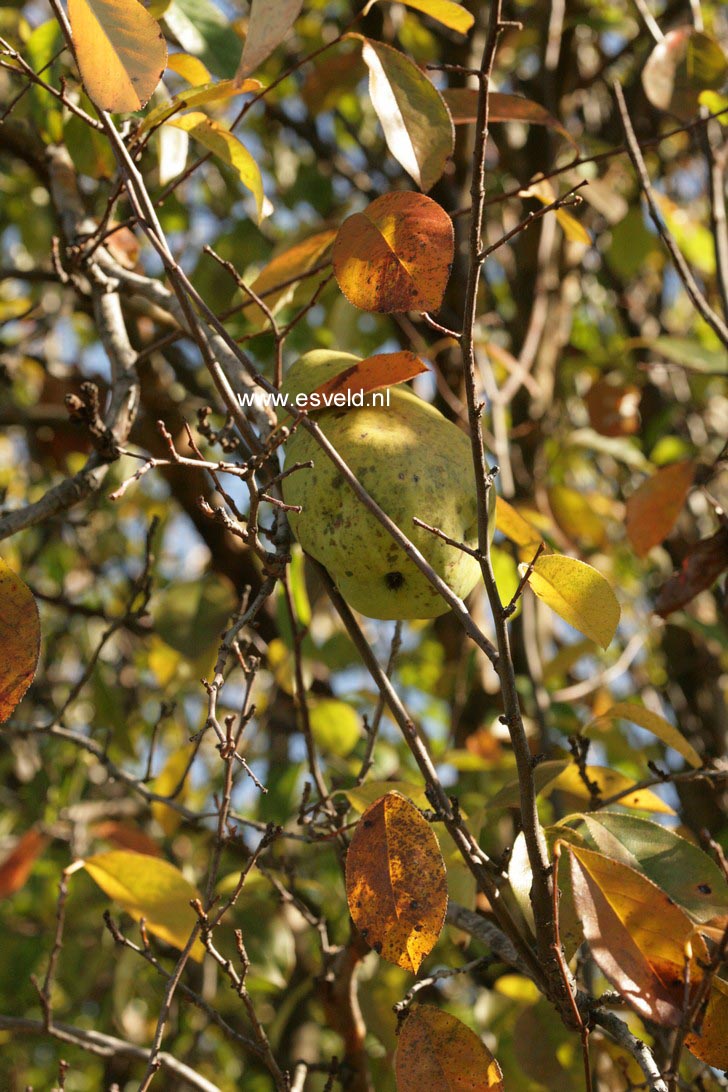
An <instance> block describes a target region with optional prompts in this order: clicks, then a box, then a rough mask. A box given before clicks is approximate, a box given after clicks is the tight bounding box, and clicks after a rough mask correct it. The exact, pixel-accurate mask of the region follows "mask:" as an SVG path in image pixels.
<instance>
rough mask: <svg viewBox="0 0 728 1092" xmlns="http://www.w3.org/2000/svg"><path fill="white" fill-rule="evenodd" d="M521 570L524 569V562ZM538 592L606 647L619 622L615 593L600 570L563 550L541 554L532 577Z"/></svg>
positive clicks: (570, 622)
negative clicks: (556, 552) (545, 554)
mask: <svg viewBox="0 0 728 1092" xmlns="http://www.w3.org/2000/svg"><path fill="white" fill-rule="evenodd" d="M520 568H521V571H522V572H525V568H524V566H523V565H521V566H520ZM529 583H530V585H531V588H532V589H533V592H534V594H535V595H537V596H538V597H539V599H542V600H543V602H544V603H546V605H547V606H549V607H551V609H552V610H553V611H556V613H557V614H558V615H559V617H561V618H563V619H564V621H565V622H568V623H569V625H570V626H573V627H574V628H575V629H578V630H579V632H580V633H583V634H584V636H585V637H589V638H591V640H592V641H596V643H597V644H598V645H600V646H601V647H602V648H606V647H607V645H608V644H609V642H610V641H611V640H612V638H613V637H614V634H615V632H616V629H617V626H618V624H619V616H620V609H619V603H618V602H617V599H616V596H615V594H614V592H613V591H612V589H611V587H610V585H609V584H608V583H607V581H606V580H605V579H604V577H603V576H602V574H601V573H599V572H597V570H596V569H593V568H592V566H591V565H587V564H586V562H584V561H577V560H576V559H575V558H573V557H565V556H564V555H563V554H550V555H548V556H546V557H544V556H541V557H540V558H539V559H538V561H537V562H536V565H535V567H534V569H533V572H532V573H531V575H530V577H529Z"/></svg>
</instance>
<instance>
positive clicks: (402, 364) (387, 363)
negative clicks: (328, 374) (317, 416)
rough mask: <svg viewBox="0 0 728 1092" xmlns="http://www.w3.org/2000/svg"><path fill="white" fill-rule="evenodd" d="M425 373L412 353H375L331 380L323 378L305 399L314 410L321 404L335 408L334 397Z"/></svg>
mask: <svg viewBox="0 0 728 1092" xmlns="http://www.w3.org/2000/svg"><path fill="white" fill-rule="evenodd" d="M426 371H427V366H426V365H425V364H423V363H422V361H421V360H420V358H419V357H418V356H417V355H416V354H415V353H410V352H408V351H406V350H403V351H402V352H399V353H377V354H376V356H369V357H367V359H366V360H360V361H359V362H358V363H357V364H352V366H351V367H350V368H345V369H344V371H343V372H339V374H338V375H335V376H334V377H333V379H327V381H326V382H325V383H322V384H321V386H320V387H317V388H316V390H315V391H313V392H312V393H311V394H310V395H309V398H310V400H311V402H312V403H313V406H314V407H316V406H321V405H322V404H323V405H335V404H336V403H334V402H332V399H333V397H334V395H337V394H341V395H343V396H344V397H345V396H346V394H347V393H349V392H350V393H351V394H355V393H361V394H369V392H370V391H377V390H381V389H382V388H383V387H393V386H394V385H395V384H396V383H404V382H405V381H406V380H407V379H413V378H414V376H416V375H421V373H422V372H426ZM317 399H318V400H317Z"/></svg>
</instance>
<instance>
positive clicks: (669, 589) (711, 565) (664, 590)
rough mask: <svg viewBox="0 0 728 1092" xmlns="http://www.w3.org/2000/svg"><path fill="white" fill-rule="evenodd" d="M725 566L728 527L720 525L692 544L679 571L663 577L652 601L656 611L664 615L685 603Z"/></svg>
mask: <svg viewBox="0 0 728 1092" xmlns="http://www.w3.org/2000/svg"><path fill="white" fill-rule="evenodd" d="M725 569H728V527H721V528H720V530H718V531H716V533H715V534H714V535H711V537H710V538H704V539H702V540H701V541H700V542H699V543H698V544H697V546H693V548H692V550H690V551H689V552H688V554H687V556H686V557H685V558H683V563H682V565H681V566H680V569H679V571H678V572H676V573H675V574H674V575H673V576H671V577H670V579H669V580H666V581H665V583H664V584H663V585H662V587H661V588H660V590H659V592H658V595H657V599H656V601H655V612H656V613H657V614H659V615H661V617H662V618H666V617H667V616H668V614H672V612H673V611H676V610H680V608H681V607H685V606H687V604H688V603H690V602H691V600H693V599H694V598H695V596H696V595H698V594H699V593H700V592H701V591H705V590H706V589H707V588H709V587H711V585H712V584H713V582H714V581H715V580H717V579H718V577H719V576H720V574H721V573H722V572H723V571H724V570H725Z"/></svg>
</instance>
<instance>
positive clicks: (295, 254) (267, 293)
mask: <svg viewBox="0 0 728 1092" xmlns="http://www.w3.org/2000/svg"><path fill="white" fill-rule="evenodd" d="M335 238H336V232H335V231H333V230H329V231H320V232H318V233H317V234H316V235H310V236H309V238H308V239H304V240H303V241H302V242H300V243H296V244H295V245H294V246H292V247H289V248H288V249H287V250H284V251H283V252H282V253H281V254H277V255H276V257H275V258H272V259H271V260H270V261H269V262H268V264H267V265H266V266H264V267H263V268H262V269H261V271H260V273H259V274H258V276H257V277H256V278H255V280H254V281H253V283H252V285H251V286H250V287H251V288H252V290H253V292H255V294H256V296H259V297H260V298H261V299H262V300H263V302H264V303H265V305H266V306H267V308H268V310H269V311H270V312H271V314H275V313H276V311H278V310H280V308H281V307H284V306H285V305H286V304H287V303H288V302H289V301H290V299H291V297H292V296H293V293H294V292H295V289H296V282H297V281H298V280H299V279H300V278H302V277H304V276H305V275H306V274H307V273H308V272H309V271H310V270H311V269H313V268H314V267H315V266H317V265H318V264H319V262H321V260H322V259H323V258H324V256H325V255H326V254H327V253H328V250H329V248H330V246H331V244H332V243H333V241H334V239H335ZM248 302H249V306H246V310H245V314H246V317H247V319H248V321H249V322H251V323H252V324H253V325H254V326H255V328H256V329H257V328H258V327H260V328H261V329H262V328H263V326H264V325H266V324H267V322H268V318H267V316H266V315H265V314H264V313H263V311H261V309H260V308H259V307H258V305H257V304H255V303H252V302H251V301H248Z"/></svg>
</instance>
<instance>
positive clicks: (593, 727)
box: [582, 701, 703, 769]
mask: <svg viewBox="0 0 728 1092" xmlns="http://www.w3.org/2000/svg"><path fill="white" fill-rule="evenodd" d="M616 719H622V720H629V721H631V722H632V723H633V724H638V725H639V726H640V728H645V729H646V730H647V731H648V732H652V734H653V735H654V736H657V738H658V739H661V740H662V742H663V743H666V744H667V746H668V747H672V749H673V750H674V751H677V752H678V754H681V755H682V756H683V758H684V759H686V761H687V762H689V763H690V765H691V766H693V767H694V768H695V769H698V768H699V767H700V766H702V764H703V760H702V759H701V757H700V755H699V754H698V752H697V751H696V750H695V748H694V747H693V746H692V744H690V743H688V741H687V740H686V739H685V736H684V735H683V734H682V732H681V731H680V730H679V729H678V728H676V727H675V726H674V725H673V724H670V722H669V721H667V720H665V718H664V717H661V716H660V715H659V713H653V712H652V710H651V709H645V707H644V705H638V704H637V703H636V702H633V701H620V702H617V704H616V705H613V706H612V707H611V709H607V711H606V713H602V714H601V715H600V716H598V717H596V718H595V719H594V720H592V721H590V722H589V724H587V725H586V727H585V728H584V730H583V732H582V735H584V736H588V737H592V736H596V735H598V734H599V732H600V731H603V730H604V728H605V727H606V726H608V725H609V724H610V723H611V722H612V721H613V720H616Z"/></svg>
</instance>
